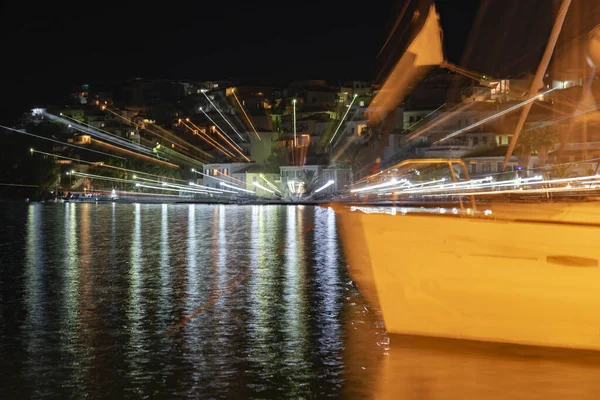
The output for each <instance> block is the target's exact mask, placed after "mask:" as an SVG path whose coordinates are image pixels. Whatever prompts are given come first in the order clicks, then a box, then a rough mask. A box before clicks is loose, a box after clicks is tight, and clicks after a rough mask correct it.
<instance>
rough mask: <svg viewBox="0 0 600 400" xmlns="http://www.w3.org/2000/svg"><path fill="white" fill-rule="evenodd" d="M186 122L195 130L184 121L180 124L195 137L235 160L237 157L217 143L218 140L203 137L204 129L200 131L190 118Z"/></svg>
mask: <svg viewBox="0 0 600 400" xmlns="http://www.w3.org/2000/svg"><path fill="white" fill-rule="evenodd" d="M186 121H187V122H189V123H190V125H192V126H193V128H192V127H191V126H188V125H187V124H186V123H185V122H183V120H181V119H180V120H179V122H180V123H181V124H183V126H185V127H186V128H187V129H189V131H190V132H192V133H193V134H194V135H196V136H199V137H201V138H202V139H203V140H204V141H205V142H206V143H208V144H210V145H211V146H213V147H214V148H215V149H217V150H219V151H220V152H221V153H223V154H225V155H226V156H227V157H231V158H235V156H234V155H233V153H231V152H230V151H229V150H227V149H226V148H225V147H223V146H222V145H221V144H220V143H219V142H217V141H216V140H214V139H213V138H211V137H210V136H208V134H203V135H206V137H205V136H203V135H201V133H202V129H200V128H199V127H198V126H196V125H195V124H194V123H193V122H192V121H190V119H189V118H186ZM194 128H195V129H194Z"/></svg>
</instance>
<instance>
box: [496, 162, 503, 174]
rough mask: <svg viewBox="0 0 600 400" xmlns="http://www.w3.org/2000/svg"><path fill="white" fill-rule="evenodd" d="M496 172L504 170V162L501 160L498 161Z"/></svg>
mask: <svg viewBox="0 0 600 400" xmlns="http://www.w3.org/2000/svg"><path fill="white" fill-rule="evenodd" d="M496 172H502V163H501V162H499V163H498V165H497V168H496Z"/></svg>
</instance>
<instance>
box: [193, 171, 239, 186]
mask: <svg viewBox="0 0 600 400" xmlns="http://www.w3.org/2000/svg"><path fill="white" fill-rule="evenodd" d="M192 172H195V173H196V174H200V175H202V176H206V177H207V178H211V179H214V180H217V181H220V182H225V183H235V182H231V181H226V180H223V179H220V178H217V177H216V176H212V175H208V174H205V173H204V172H200V171H198V170H196V169H194V168H192ZM218 172H219V171H217V173H218ZM225 176H228V175H225ZM240 182H241V181H240ZM242 183H243V184H244V185H245V183H244V182H242Z"/></svg>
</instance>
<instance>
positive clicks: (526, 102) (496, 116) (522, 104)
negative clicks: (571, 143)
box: [433, 88, 557, 145]
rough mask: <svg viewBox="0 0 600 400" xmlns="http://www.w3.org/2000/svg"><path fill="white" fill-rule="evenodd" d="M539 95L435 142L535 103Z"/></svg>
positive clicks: (544, 93)
mask: <svg viewBox="0 0 600 400" xmlns="http://www.w3.org/2000/svg"><path fill="white" fill-rule="evenodd" d="M556 89H557V88H553V89H550V90H547V91H545V92H543V93H541V95H542V96H544V95H547V94H548V93H550V92H552V91H554V90H556ZM538 96H539V95H538ZM538 96H535V97H532V98H530V99H527V100H525V101H522V102H521V103H518V104H515V105H514V106H512V107H509V108H507V109H506V110H504V111H500V112H499V113H496V114H494V115H490V116H489V117H487V118H484V119H482V120H480V121H477V122H475V123H474V124H471V125H469V126H467V127H464V128H462V129H459V130H457V131H456V132H454V133H451V134H449V135H448V136H446V137H444V138H442V139H440V140H438V141H436V142H434V143H433V144H434V145H435V144H438V143H441V142H443V141H446V140H448V139H451V138H453V137H455V136H457V135H460V134H461V133H463V132H467V131H469V130H471V129H473V128H476V127H478V126H480V125H483V124H485V123H486V122H489V121H492V120H494V119H496V118H498V117H501V116H503V115H504V114H508V113H509V112H512V111H515V110H516V109H518V108H521V107H523V106H525V105H527V104H530V103H533V102H534V101H536V100H537V98H538Z"/></svg>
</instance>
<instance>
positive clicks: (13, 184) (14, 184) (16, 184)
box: [0, 183, 40, 187]
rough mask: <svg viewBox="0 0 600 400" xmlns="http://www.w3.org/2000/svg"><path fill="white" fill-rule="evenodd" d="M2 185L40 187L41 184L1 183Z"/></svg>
mask: <svg viewBox="0 0 600 400" xmlns="http://www.w3.org/2000/svg"><path fill="white" fill-rule="evenodd" d="M0 186H22V187H40V186H39V185H23V184H20V183H0Z"/></svg>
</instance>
